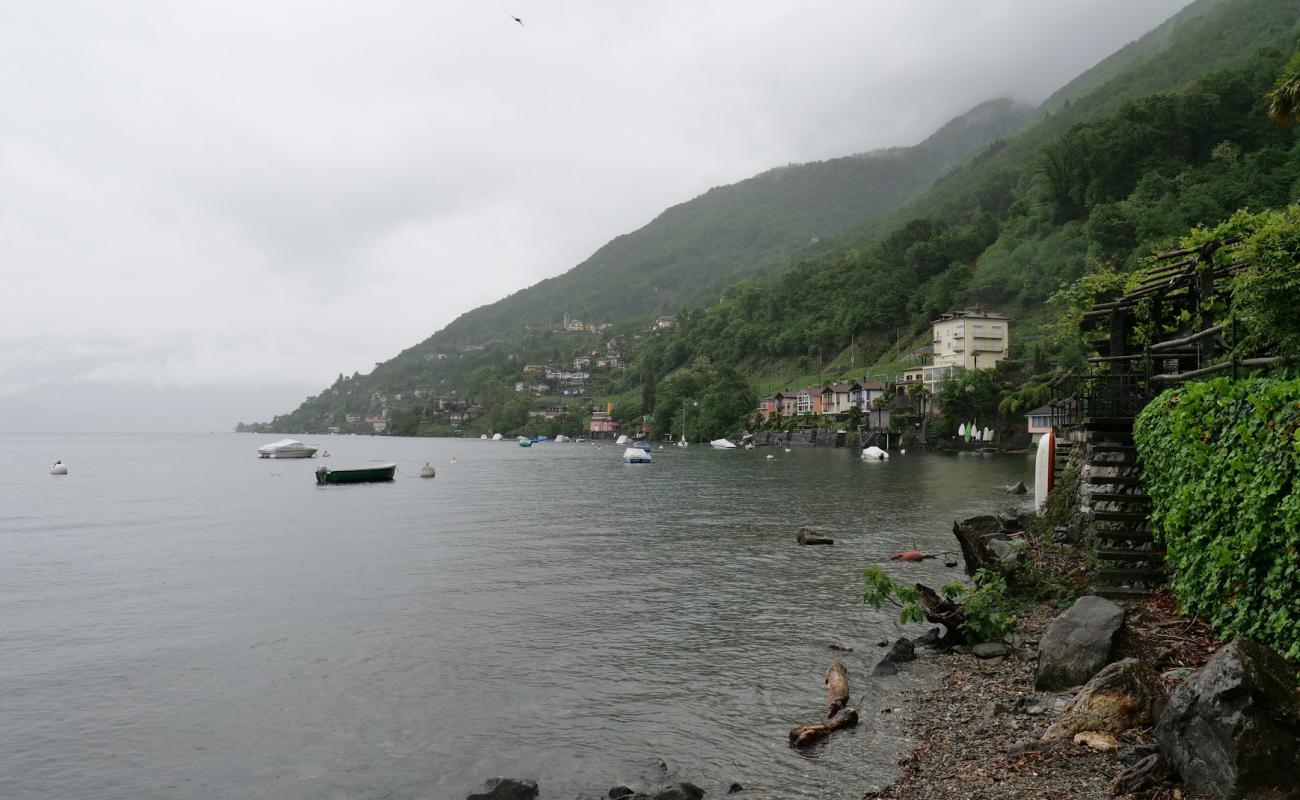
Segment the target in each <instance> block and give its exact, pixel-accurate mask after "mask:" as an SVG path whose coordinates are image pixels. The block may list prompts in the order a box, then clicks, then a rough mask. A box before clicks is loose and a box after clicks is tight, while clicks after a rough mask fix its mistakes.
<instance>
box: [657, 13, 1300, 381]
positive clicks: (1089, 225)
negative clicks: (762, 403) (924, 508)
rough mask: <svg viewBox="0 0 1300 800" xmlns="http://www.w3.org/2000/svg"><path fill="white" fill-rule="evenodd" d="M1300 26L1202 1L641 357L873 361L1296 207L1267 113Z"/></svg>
mask: <svg viewBox="0 0 1300 800" xmlns="http://www.w3.org/2000/svg"><path fill="white" fill-rule="evenodd" d="M1298 19H1300V0H1225V1H1224V2H1220V3H1217V4H1215V5H1213V6H1211V7H1210V8H1208V9H1203V13H1201V14H1200V15H1199V16H1196V17H1194V18H1193V19H1192V20H1190V21H1188V22H1186V23H1185V24H1183V25H1181V26H1174V27H1173V29H1172V30H1171V31H1170V33H1169V40H1168V42H1167V44H1166V45H1165V47H1164V48H1163V49H1162V50H1161V51H1160V52H1159V53H1158V54H1157V55H1155V56H1152V57H1150V58H1138V59H1135V60H1133V61H1132V63H1131V65H1130V66H1129V67H1128V68H1127V69H1125V70H1122V71H1119V72H1117V73H1116V74H1114V76H1113V77H1111V78H1110V79H1109V80H1107V81H1105V82H1103V83H1102V84H1101V85H1100V86H1098V88H1096V89H1095V90H1093V91H1092V92H1091V93H1089V94H1086V95H1084V96H1082V97H1080V98H1078V99H1077V100H1076V101H1075V102H1073V103H1071V104H1070V106H1069V108H1063V109H1062V110H1061V111H1060V112H1058V113H1057V114H1053V115H1048V116H1044V117H1042V118H1041V119H1039V120H1037V121H1036V122H1035V123H1033V124H1031V125H1030V126H1029V127H1027V128H1026V129H1024V130H1023V131H1021V132H1019V133H1018V134H1016V135H1015V136H1012V137H1009V138H1007V139H1006V140H1003V141H1001V142H999V143H997V144H995V145H993V146H991V147H990V148H988V149H986V150H985V151H984V152H983V153H981V154H979V155H977V156H975V157H974V158H973V159H971V160H969V161H967V162H965V163H964V164H962V165H961V166H959V167H958V168H956V169H954V170H953V171H952V172H950V173H949V174H947V175H945V176H944V177H943V178H941V179H940V180H939V181H938V182H936V184H935V186H934V187H933V188H932V189H930V190H929V191H927V192H926V193H924V194H923V195H921V196H920V197H918V198H917V199H916V200H915V201H913V202H911V203H909V204H908V205H907V206H905V207H904V208H903V209H902V210H901V211H899V212H898V213H896V214H895V215H892V216H891V217H890V218H889V220H888V222H887V223H886V224H883V225H877V226H872V227H871V228H870V229H869V230H859V231H854V232H851V233H849V234H847V235H846V236H845V237H844V238H842V239H841V240H839V241H838V242H835V243H833V244H832V245H831V247H830V248H828V250H827V251H826V252H823V253H821V254H819V255H818V256H817V257H815V258H807V259H805V260H803V262H802V263H801V264H799V266H798V267H797V268H796V269H794V270H792V271H790V272H787V273H785V274H783V275H781V276H779V277H777V278H775V279H771V280H754V281H745V282H742V283H740V284H738V285H737V286H736V287H733V288H732V289H730V290H728V292H727V301H726V302H724V303H720V304H717V305H716V306H714V307H712V308H710V309H708V311H707V312H705V311H703V310H698V311H696V312H694V313H692V314H689V315H687V316H686V318H685V319H684V320H683V325H681V326H680V327H679V329H678V330H677V331H675V332H674V334H673V335H672V336H666V337H659V338H658V339H657V340H656V342H655V345H654V347H653V348H649V349H647V351H646V352H645V353H643V357H644V358H646V359H648V360H649V361H650V366H652V367H653V369H648V370H645V371H646V372H647V373H648V374H653V373H655V372H660V371H667V370H671V369H673V368H675V367H676V366H678V365H681V364H683V363H687V362H688V361H689V360H690V359H692V358H695V357H698V356H700V355H706V356H708V357H710V358H712V359H714V360H717V361H721V362H723V363H729V364H733V365H741V366H746V367H749V368H750V369H754V368H756V367H757V366H758V365H761V364H763V363H767V362H771V361H774V360H780V359H789V358H800V357H802V358H806V359H813V360H814V361H813V363H816V358H817V357H818V355H819V354H823V355H825V356H826V357H827V359H828V360H829V358H830V356H831V355H832V354H835V353H837V352H840V351H841V350H842V349H844V348H845V347H847V346H848V345H849V344H850V342H852V341H856V342H857V343H858V345H859V350H860V351H861V350H862V347H863V344H864V342H865V347H866V352H865V353H861V352H860V354H859V358H858V363H859V364H861V363H863V361H862V356H863V355H865V356H866V357H868V358H870V357H873V356H879V355H881V354H883V353H884V351H885V350H886V348H887V345H889V344H892V343H893V342H894V341H895V339H896V337H898V336H899V334H900V333H901V334H902V336H903V338H905V339H906V338H908V337H910V336H911V335H912V334H913V333H916V332H919V331H921V330H923V329H924V328H925V325H926V323H927V322H928V320H930V319H932V318H934V316H935V315H937V314H938V313H939V312H941V311H944V310H948V309H951V308H954V307H961V306H963V305H966V304H970V303H981V304H985V305H989V306H993V307H995V308H997V309H998V310H1000V311H1003V312H1007V313H1010V314H1012V315H1013V316H1017V317H1023V316H1024V315H1038V316H1041V315H1043V313H1044V311H1043V304H1044V301H1045V300H1046V299H1047V298H1048V297H1049V296H1050V295H1051V294H1052V293H1053V292H1054V291H1056V290H1057V289H1059V288H1060V287H1061V286H1062V285H1064V284H1066V283H1068V282H1070V281H1073V280H1075V279H1077V278H1079V277H1080V276H1081V275H1083V274H1084V273H1085V272H1087V271H1088V270H1091V269H1096V268H1099V267H1109V268H1111V269H1115V270H1120V271H1123V270H1126V269H1130V268H1131V267H1132V266H1133V265H1134V263H1135V262H1136V260H1137V259H1138V258H1140V257H1141V256H1142V255H1143V254H1144V253H1147V252H1149V248H1150V247H1151V246H1152V243H1153V242H1156V243H1158V242H1160V241H1161V240H1164V239H1168V238H1169V237H1173V236H1175V235H1177V234H1180V233H1183V232H1185V231H1186V230H1187V229H1188V228H1189V227H1191V226H1194V225H1198V224H1215V223H1217V222H1218V221H1220V220H1222V219H1223V218H1225V217H1226V216H1228V215H1229V214H1231V213H1232V212H1233V211H1234V210H1235V209H1237V208H1239V207H1242V206H1249V207H1252V208H1262V207H1276V206H1280V205H1283V204H1285V203H1286V202H1287V201H1288V200H1290V199H1293V198H1295V197H1296V196H1297V192H1298V191H1300V184H1298V183H1297V180H1298V178H1300V151H1298V150H1297V148H1296V137H1295V134H1294V132H1293V131H1292V130H1289V129H1283V128H1277V127H1275V126H1272V125H1270V124H1269V122H1268V120H1267V118H1266V109H1265V106H1266V103H1265V100H1264V94H1265V92H1267V91H1268V89H1269V88H1270V86H1271V84H1272V82H1273V80H1274V78H1275V76H1276V75H1277V74H1278V72H1279V70H1280V69H1281V68H1282V65H1283V64H1284V62H1285V61H1286V57H1287V56H1288V55H1290V53H1291V52H1293V51H1294V50H1295V49H1296V47H1297V27H1296V25H1297V20H1298ZM1189 78H1190V79H1189ZM1099 112H1100V113H1099Z"/></svg>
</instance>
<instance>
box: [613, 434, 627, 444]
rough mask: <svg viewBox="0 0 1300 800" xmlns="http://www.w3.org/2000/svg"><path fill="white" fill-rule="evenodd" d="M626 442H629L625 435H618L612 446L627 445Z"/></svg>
mask: <svg viewBox="0 0 1300 800" xmlns="http://www.w3.org/2000/svg"><path fill="white" fill-rule="evenodd" d="M628 441H630V440H629V439H628V438H627V435H626V434H619V437H618V438H617V439H615V440H614V444H627V443H628Z"/></svg>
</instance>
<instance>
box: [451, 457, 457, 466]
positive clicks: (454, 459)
mask: <svg viewBox="0 0 1300 800" xmlns="http://www.w3.org/2000/svg"><path fill="white" fill-rule="evenodd" d="M451 463H453V464H455V463H456V457H455V456H452V457H451Z"/></svg>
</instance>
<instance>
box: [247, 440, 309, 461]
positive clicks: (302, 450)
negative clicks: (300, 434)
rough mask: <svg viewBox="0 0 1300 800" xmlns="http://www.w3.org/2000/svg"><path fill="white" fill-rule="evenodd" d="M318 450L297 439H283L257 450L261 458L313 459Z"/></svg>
mask: <svg viewBox="0 0 1300 800" xmlns="http://www.w3.org/2000/svg"><path fill="white" fill-rule="evenodd" d="M316 450H317V448H315V447H313V446H312V445H309V444H303V443H302V442H300V441H298V440H297V439H281V440H280V441H278V442H272V443H270V444H264V445H262V446H261V447H259V448H257V455H258V456H259V457H260V458H311V457H312V456H314V455H316Z"/></svg>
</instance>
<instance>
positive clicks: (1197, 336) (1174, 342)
mask: <svg viewBox="0 0 1300 800" xmlns="http://www.w3.org/2000/svg"><path fill="white" fill-rule="evenodd" d="M1227 329H1228V326H1227V324H1223V325H1215V326H1214V327H1212V328H1206V329H1205V330H1203V331H1200V332H1199V333H1193V334H1192V335H1191V336H1184V337H1183V338H1181V339H1169V340H1167V341H1163V342H1157V343H1156V344H1153V345H1151V347H1150V348H1149V349H1150V350H1151V352H1153V353H1159V352H1161V351H1163V350H1173V349H1175V348H1178V347H1182V346H1184V345H1189V344H1192V343H1193V342H1199V341H1200V340H1202V339H1204V338H1205V337H1207V336H1214V335H1215V334H1218V333H1223V332H1224V331H1225V330H1227Z"/></svg>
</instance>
